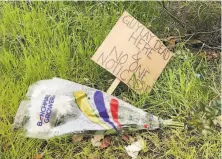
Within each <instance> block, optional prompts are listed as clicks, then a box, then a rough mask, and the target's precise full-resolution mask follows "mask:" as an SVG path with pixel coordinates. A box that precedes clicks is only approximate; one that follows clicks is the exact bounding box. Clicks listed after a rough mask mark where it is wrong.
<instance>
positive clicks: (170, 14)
mask: <svg viewBox="0 0 222 159" xmlns="http://www.w3.org/2000/svg"><path fill="white" fill-rule="evenodd" d="M158 3H159V4H160V5H161V6H162V7H163V9H164V10H165V11H166V12H167V14H169V16H170V17H171V18H173V19H174V20H175V21H177V22H178V23H179V24H180V25H181V26H182V27H183V28H184V27H186V25H185V24H184V23H183V22H181V21H180V20H179V19H178V18H176V17H175V16H174V15H173V14H172V13H170V12H169V11H168V10H167V8H166V6H165V4H164V1H162V2H158Z"/></svg>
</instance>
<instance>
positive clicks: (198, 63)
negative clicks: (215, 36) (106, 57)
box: [0, 2, 221, 159]
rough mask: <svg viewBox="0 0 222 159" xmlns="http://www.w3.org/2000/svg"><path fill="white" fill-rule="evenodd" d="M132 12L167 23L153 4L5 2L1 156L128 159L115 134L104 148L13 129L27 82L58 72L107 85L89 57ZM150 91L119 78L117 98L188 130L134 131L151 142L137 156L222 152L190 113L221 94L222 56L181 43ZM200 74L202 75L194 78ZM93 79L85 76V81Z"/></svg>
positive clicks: (0, 44)
mask: <svg viewBox="0 0 222 159" xmlns="http://www.w3.org/2000/svg"><path fill="white" fill-rule="evenodd" d="M124 10H127V11H129V12H130V13H131V14H132V15H134V16H135V17H136V18H137V19H139V20H140V21H141V22H142V23H143V24H145V25H146V26H149V28H150V29H151V30H152V31H153V32H154V33H157V34H160V33H161V30H164V28H165V27H167V26H166V25H167V24H162V23H161V14H162V13H161V10H160V8H159V6H158V5H157V4H156V3H155V2H124V3H123V2H119V3H116V2H109V3H108V2H104V3H98V2H97V3H96V2H78V3H76V2H31V5H28V3H27V2H23V3H20V2H10V3H9V2H8V3H4V2H1V3H0V120H1V122H0V145H1V147H0V158H8V159H14V158H16V159H17V158H19V159H20V158H32V157H33V156H34V155H35V154H37V153H41V152H44V158H87V157H88V156H89V154H93V155H94V157H95V158H124V159H125V158H129V157H128V156H127V154H126V152H125V150H124V146H126V144H125V143H124V142H123V141H122V140H121V139H120V137H119V136H116V135H112V136H111V139H112V140H111V146H110V147H108V148H106V149H104V150H100V149H98V148H96V147H93V146H92V145H91V143H90V139H89V138H86V139H85V140H84V141H83V142H80V143H72V142H71V136H65V137H59V138H54V139H50V140H48V141H46V140H39V139H30V138H26V137H24V136H22V135H21V132H19V131H18V132H14V131H12V123H13V120H14V116H15V114H16V111H17V109H18V105H19V103H20V102H21V100H23V99H24V98H25V94H26V92H27V89H28V86H29V85H30V84H32V83H34V82H36V81H38V80H42V79H49V78H52V77H60V78H64V79H68V80H71V81H75V82H78V83H81V84H85V85H88V86H90V87H94V88H97V89H100V90H103V91H106V90H107V88H108V87H109V85H110V84H111V82H110V80H111V79H114V77H113V76H112V75H111V74H110V73H108V72H107V71H105V70H104V69H102V68H101V67H99V66H98V65H97V64H95V63H94V62H92V61H91V60H90V57H91V56H92V55H93V54H94V53H95V51H96V49H97V48H98V47H99V45H100V44H101V43H102V41H103V40H104V38H105V37H106V35H107V34H108V33H109V31H110V29H111V28H112V27H113V25H114V24H115V22H116V21H117V19H118V18H119V17H120V15H121V13H122V12H123V11H124ZM177 50H180V54H176V55H175V56H174V58H172V60H171V61H170V63H169V65H168V66H167V68H166V69H165V70H164V72H163V73H162V74H161V76H160V78H159V79H158V81H157V82H156V84H155V86H154V88H153V90H152V92H151V93H150V94H144V95H141V96H139V95H137V94H136V93H135V92H133V91H131V90H130V89H128V88H127V87H126V86H125V85H124V84H121V85H120V86H119V87H118V88H117V89H116V91H115V92H114V95H115V96H118V97H119V98H121V99H123V100H125V101H126V102H129V103H131V104H133V105H135V106H136V107H139V108H142V109H144V110H146V111H147V112H150V113H152V114H154V115H158V116H160V117H162V118H164V119H167V118H171V117H173V118H175V119H176V120H178V121H181V122H184V123H185V124H186V127H185V129H182V130H181V129H161V130H157V131H144V132H132V134H133V135H134V136H137V135H140V136H142V137H143V138H144V139H145V140H146V147H145V148H144V150H142V151H141V152H140V154H139V157H140V158H184V159H187V158H190V159H194V158H200V159H202V158H206V159H208V158H220V150H221V147H220V145H221V141H220V135H221V133H220V131H219V130H218V128H217V127H212V134H210V135H202V134H201V133H200V131H199V130H198V129H197V127H196V126H195V125H192V124H190V123H191V121H192V120H193V119H201V118H202V114H203V113H202V112H201V110H202V109H201V104H200V103H202V104H204V105H209V104H210V102H211V101H212V100H213V99H214V98H216V97H218V96H219V95H220V73H221V71H220V70H221V66H220V60H215V61H207V59H206V58H205V57H202V56H199V53H197V54H194V53H192V52H190V51H189V50H186V49H182V48H177ZM196 74H200V75H201V76H200V78H198V77H197V76H196ZM87 79H88V80H87Z"/></svg>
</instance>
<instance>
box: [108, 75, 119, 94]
mask: <svg viewBox="0 0 222 159" xmlns="http://www.w3.org/2000/svg"><path fill="white" fill-rule="evenodd" d="M119 83H120V80H119V79H118V78H116V79H115V80H114V81H113V83H112V84H111V86H110V87H109V89H108V90H107V92H106V93H107V94H109V95H111V94H112V93H113V91H114V90H115V89H116V87H117V86H118V84H119Z"/></svg>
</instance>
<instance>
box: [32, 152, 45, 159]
mask: <svg viewBox="0 0 222 159" xmlns="http://www.w3.org/2000/svg"><path fill="white" fill-rule="evenodd" d="M43 155H44V154H43V153H39V154H36V155H35V156H34V159H41V158H43Z"/></svg>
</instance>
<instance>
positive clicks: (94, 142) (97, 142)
mask: <svg viewBox="0 0 222 159" xmlns="http://www.w3.org/2000/svg"><path fill="white" fill-rule="evenodd" d="M103 138H104V135H94V136H93V138H92V139H91V143H92V145H93V146H96V147H99V146H100V145H101V142H100V141H101V140H102V139H103Z"/></svg>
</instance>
